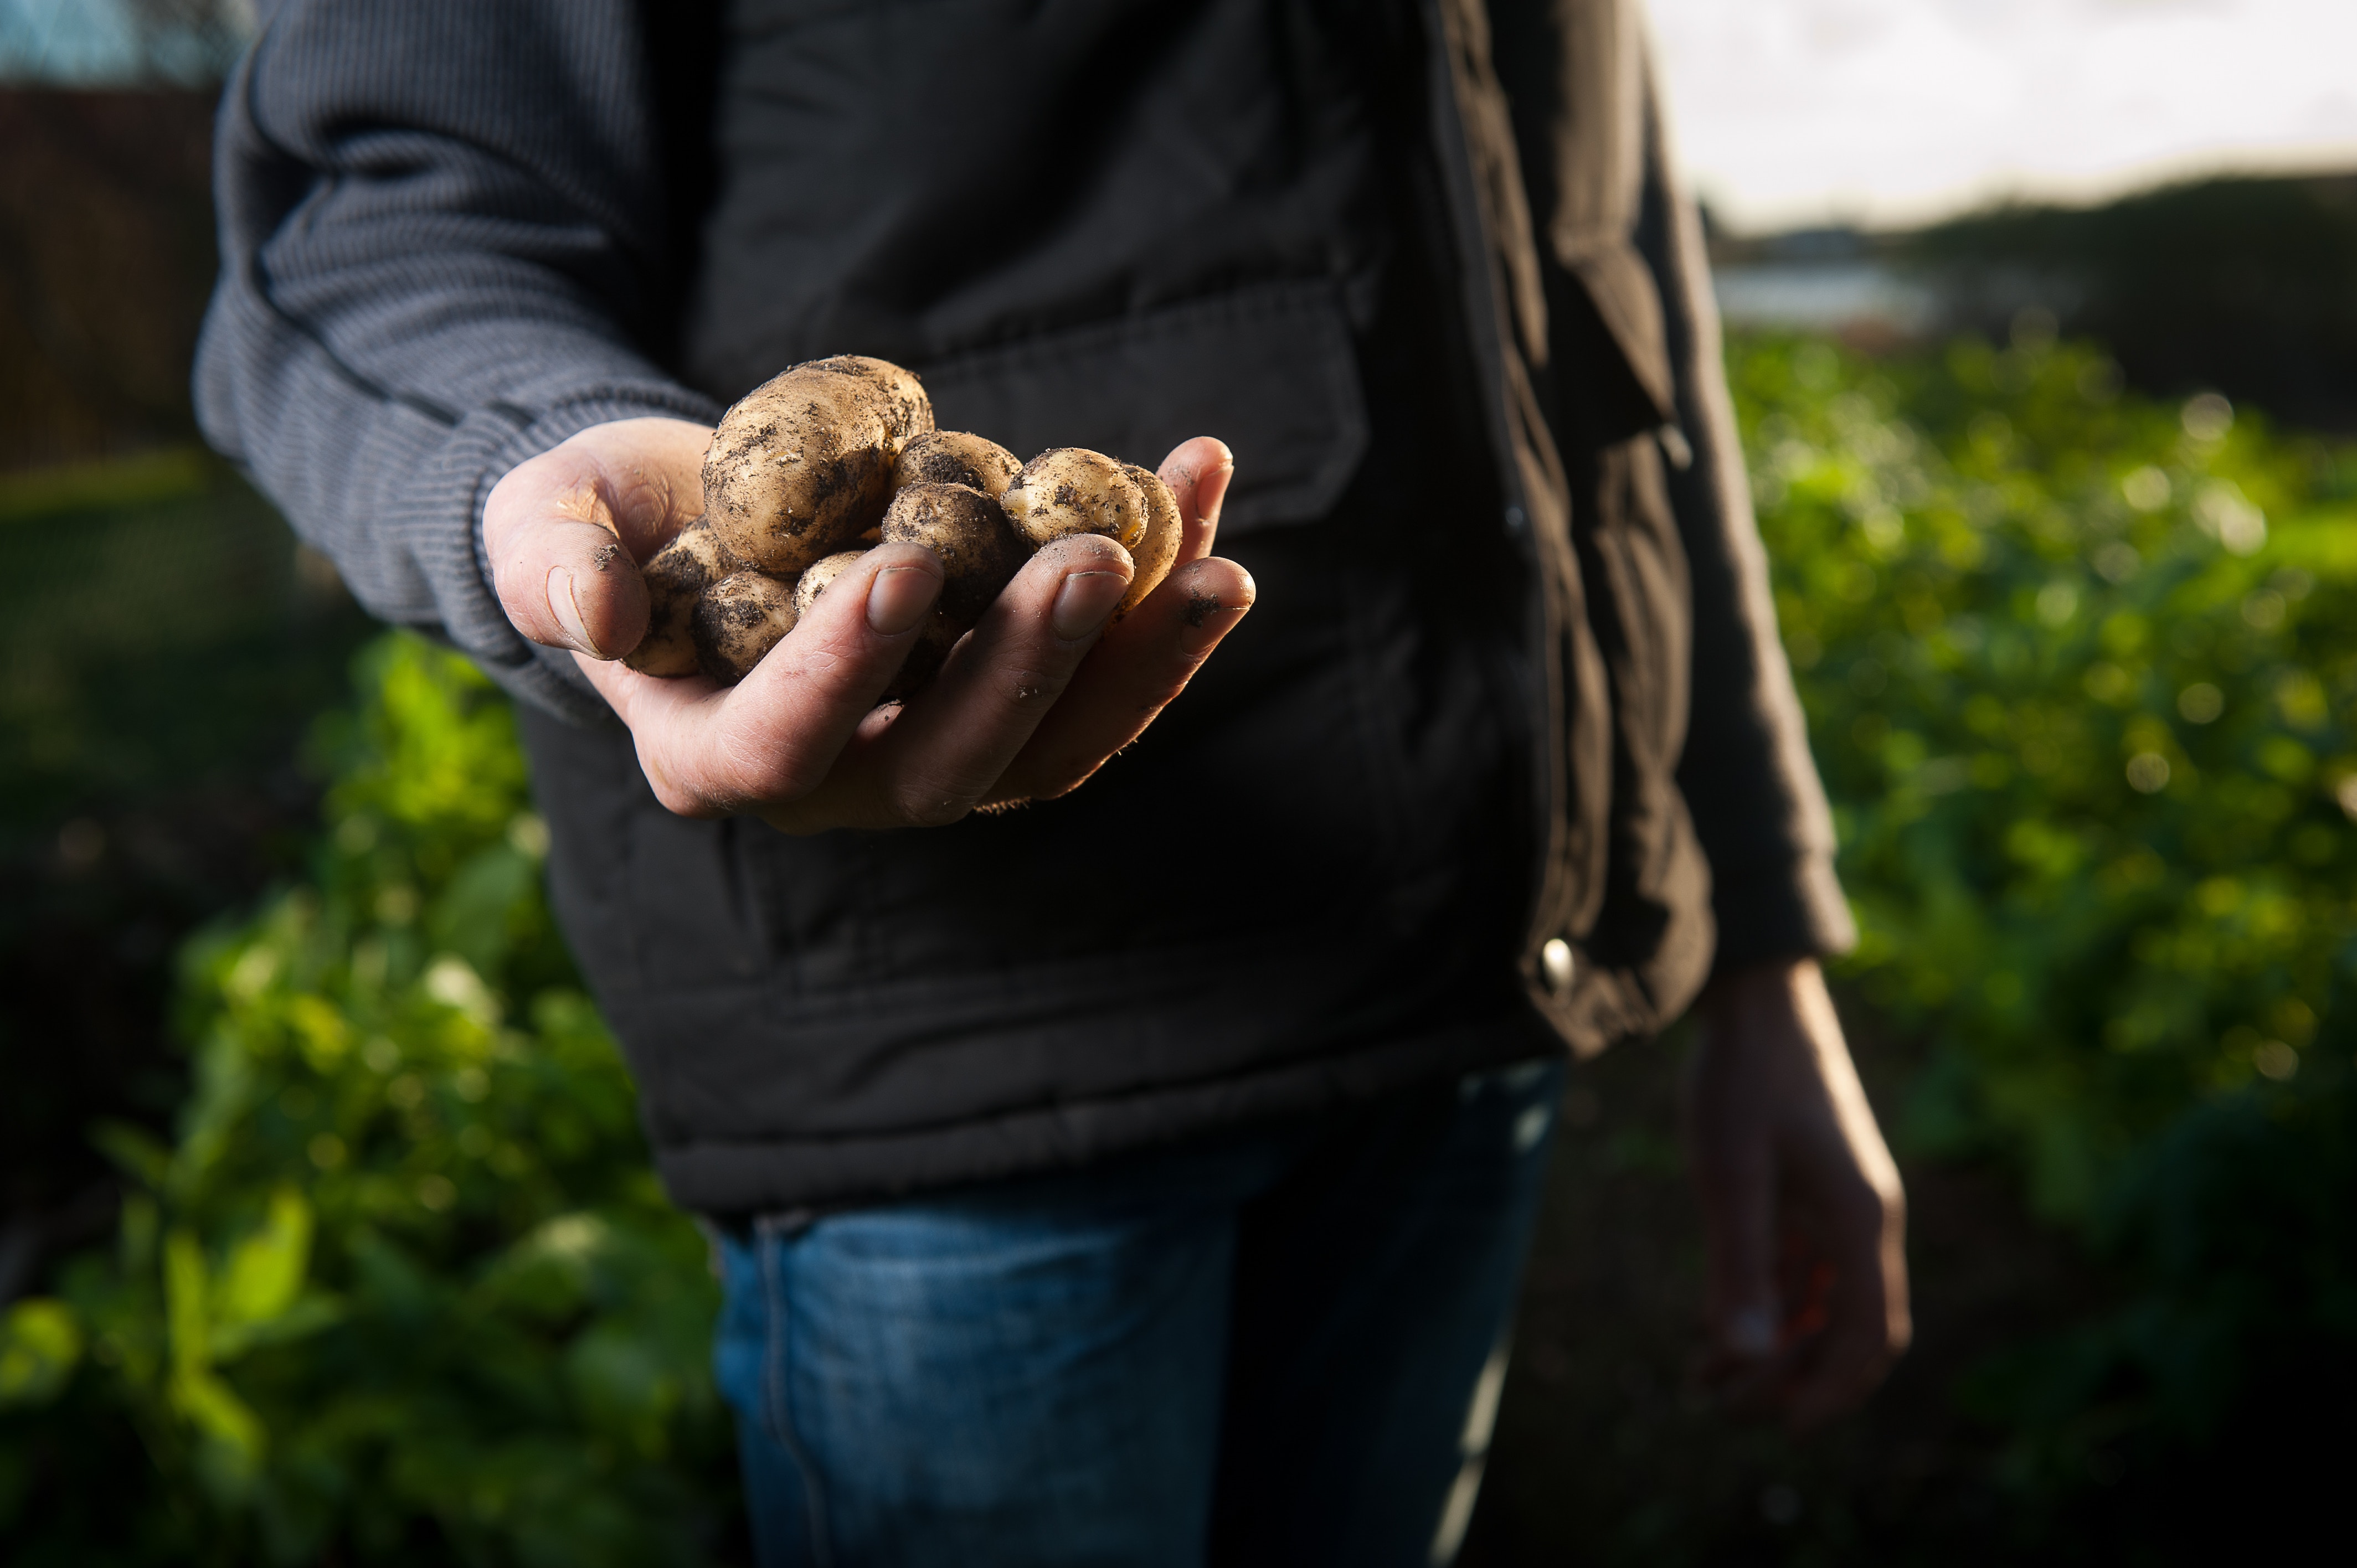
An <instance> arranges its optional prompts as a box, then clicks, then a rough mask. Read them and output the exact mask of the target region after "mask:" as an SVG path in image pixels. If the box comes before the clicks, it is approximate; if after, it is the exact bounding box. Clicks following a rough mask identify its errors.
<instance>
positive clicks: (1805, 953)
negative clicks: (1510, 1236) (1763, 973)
mask: <svg viewBox="0 0 2357 1568" xmlns="http://www.w3.org/2000/svg"><path fill="white" fill-rule="evenodd" d="M1711 904H1712V909H1713V912H1714V913H1715V914H1716V915H1717V918H1718V953H1717V958H1716V959H1715V960H1714V961H1713V966H1712V967H1713V972H1715V973H1718V974H1725V973H1727V972H1730V971H1732V970H1737V969H1741V968H1743V967H1745V966H1747V965H1749V964H1754V963H1764V962H1766V961H1769V960H1771V959H1790V958H1833V957H1836V956H1838V955H1839V954H1842V953H1846V952H1847V951H1849V950H1850V949H1851V948H1853V947H1856V946H1857V921H1856V920H1855V919H1853V918H1851V916H1850V911H1849V901H1848V900H1847V899H1846V898H1845V897H1843V896H1842V889H1841V879H1840V878H1839V877H1838V876H1836V875H1835V874H1834V863H1833V857H1832V856H1831V855H1829V854H1803V855H1801V856H1799V857H1797V858H1795V859H1793V860H1792V861H1790V862H1788V863H1786V864H1785V865H1782V866H1781V867H1779V868H1777V869H1775V870H1773V871H1759V872H1752V873H1749V874H1738V875H1735V876H1733V877H1728V878H1722V879H1720V880H1719V881H1717V884H1716V885H1715V886H1714V888H1713V891H1712V895H1711Z"/></svg>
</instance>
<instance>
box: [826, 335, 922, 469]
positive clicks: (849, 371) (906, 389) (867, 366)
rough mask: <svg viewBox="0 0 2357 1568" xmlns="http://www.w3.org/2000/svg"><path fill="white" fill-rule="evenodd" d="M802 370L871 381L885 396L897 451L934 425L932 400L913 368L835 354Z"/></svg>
mask: <svg viewBox="0 0 2357 1568" xmlns="http://www.w3.org/2000/svg"><path fill="white" fill-rule="evenodd" d="M803 369H805V370H810V371H825V372H827V373H828V374H830V375H838V376H856V377H858V378H859V379H860V380H862V381H867V382H869V383H870V384H872V385H873V386H874V387H875V388H876V390H877V392H878V393H880V394H881V395H882V396H883V399H884V409H885V417H884V424H885V428H886V429H888V430H889V431H890V432H891V435H892V450H893V451H894V452H895V453H896V454H897V453H898V452H899V450H900V448H901V447H903V446H907V445H908V444H909V442H910V441H913V440H914V439H916V438H917V437H918V436H920V435H924V434H925V433H926V432H927V431H929V430H931V429H932V427H933V400H932V399H931V398H929V397H927V396H926V395H925V387H924V383H923V382H922V381H919V380H918V379H917V373H916V372H915V371H904V370H902V369H901V368H900V367H899V366H898V365H896V364H894V363H893V362H892V361H891V360H872V359H869V358H868V357H867V356H866V355H865V354H836V355H834V356H833V357H831V358H829V359H824V360H811V361H810V362H809V363H808V364H807V365H805V366H804V367H803Z"/></svg>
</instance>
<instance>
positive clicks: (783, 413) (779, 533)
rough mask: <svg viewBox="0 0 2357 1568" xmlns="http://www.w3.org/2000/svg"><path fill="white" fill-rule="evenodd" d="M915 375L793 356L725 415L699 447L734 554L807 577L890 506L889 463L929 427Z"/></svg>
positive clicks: (714, 512) (717, 523) (715, 522)
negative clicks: (796, 361) (793, 362)
mask: <svg viewBox="0 0 2357 1568" xmlns="http://www.w3.org/2000/svg"><path fill="white" fill-rule="evenodd" d="M924 399H925V394H924V389H923V388H921V387H920V386H919V385H917V381H916V378H915V377H914V376H911V375H909V373H908V372H907V371H903V370H901V369H899V367H898V366H897V365H888V364H886V363H885V361H883V360H863V359H858V358H856V357H854V356H849V355H845V356H841V357H838V358H836V359H833V360H813V361H812V362H811V363H809V364H806V365H797V366H795V367H794V368H793V369H792V370H791V371H787V372H786V373H785V374H783V375H781V376H779V377H777V378H776V379H775V380H773V381H768V382H766V383H764V384H763V385H761V386H759V387H757V388H755V389H754V390H753V391H752V392H748V393H747V394H746V395H745V397H744V398H743V399H742V400H740V401H739V402H738V403H737V405H736V406H735V407H733V408H731V409H730V410H729V411H728V412H727V413H726V414H725V415H723V416H722V418H721V421H720V424H719V427H718V428H717V429H716V430H715V431H714V432H713V433H712V445H711V446H709V447H707V448H706V449H705V455H704V495H705V506H706V508H707V509H708V513H707V515H709V517H710V518H711V520H712V526H713V528H714V529H715V530H716V532H718V534H719V536H720V541H721V542H722V543H723V544H724V545H726V547H727V549H728V551H729V553H731V554H733V555H735V556H736V557H737V559H738V560H740V561H743V562H744V563H745V564H747V565H748V566H751V567H753V568H755V569H757V570H759V571H763V572H768V573H770V574H771V575H775V576H780V577H786V578H793V577H798V576H800V575H802V572H803V571H805V570H806V569H807V568H808V567H809V566H810V564H811V563H813V561H816V560H818V559H819V558H820V557H822V556H824V555H832V554H834V553H835V552H836V551H838V550H840V549H842V548H843V547H844V545H845V544H847V543H849V542H851V541H852V540H854V539H856V538H857V537H858V536H859V534H860V532H861V531H863V530H864V529H866V528H867V527H868V526H869V525H870V524H872V523H874V522H875V521H876V519H877V514H878V513H880V512H881V511H882V510H884V503H885V501H886V499H887V498H888V496H889V494H890V491H891V484H892V464H893V460H894V459H895V458H896V457H898V456H899V453H900V448H901V446H903V445H905V444H906V443H907V441H908V440H909V437H910V436H911V435H919V434H921V433H922V432H923V431H924V430H928V429H931V426H932V419H933V415H932V408H931V404H930V403H926V402H925V400H924Z"/></svg>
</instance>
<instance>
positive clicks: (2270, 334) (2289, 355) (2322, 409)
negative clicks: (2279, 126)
mask: <svg viewBox="0 0 2357 1568" xmlns="http://www.w3.org/2000/svg"><path fill="white" fill-rule="evenodd" d="M1897 253H1898V256H1899V257H1900V260H1902V261H1903V262H1904V263H1907V264H1908V265H1909V266H1910V269H1911V270H1917V271H1920V272H1922V273H1924V274H1929V275H1931V276H1932V277H1934V278H1936V279H1937V280H1939V286H1940V288H1941V291H1942V292H1943V294H1944V295H1947V297H1948V301H1949V314H1950V317H1951V318H1952V319H1953V320H1956V321H1960V322H1964V323H1968V324H1972V325H1977V326H1984V327H1986V326H1994V325H1995V324H1996V323H1997V322H1998V321H2000V320H2008V319H2010V318H2011V317H2012V316H2013V314H2014V313H2015V312H2016V311H2018V310H2019V309H2021V308H2022V307H2024V306H2032V307H2040V308H2044V309H2047V310H2050V311H2051V312H2052V313H2053V314H2054V316H2055V317H2056V320H2057V322H2058V323H2059V325H2060V327H2061V329H2062V330H2063V331H2064V332H2066V333H2071V334H2074V335H2078V334H2083V335H2085V336H2087V337H2091V338H2099V339H2101V340H2102V341H2104V343H2106V344H2108V345H2109V346H2110V348H2111V349H2112V352H2113V353H2114V354H2115V355H2116V356H2117V357H2118V359H2119V361H2120V364H2121V367H2122V368H2123V369H2124V370H2126V372H2127V374H2128V377H2129V379H2130V381H2133V382H2135V383H2136V384H2138V385H2141V386H2144V387H2146V388H2147V389H2149V390H2151V391H2154V392H2164V393H2175V392H2190V391H2194V390H2196V389H2200V388H2214V389H2216V390H2218V391H2220V392H2224V393H2225V394H2226V395H2227V396H2228V397H2231V398H2235V399H2238V400H2245V399H2246V400H2248V401H2250V402H2253V403H2258V404H2260V405H2262V406H2264V407H2266V408H2267V409H2269V410H2271V411H2273V412H2274V413H2276V414H2278V415H2280V416H2281V417H2283V418H2285V419H2288V420H2291V421H2293V422H2295V423H2298V424H2311V425H2318V426H2321V427H2326V428H2330V429H2335V430H2342V431H2357V175H2344V176H2340V177H2309V178H2274V179H2212V180H2205V181H2202V182H2201V183H2199V184H2192V185H2181V186H2173V187H2168V188H2162V189H2159V190H2154V191H2148V192H2146V193H2144V194H2142V195H2138V196H2133V197H2129V198H2127V199H2125V200H2121V201H2116V202H2114V203H2112V204H2111V205H2109V206H2105V207H2097V208H2091V209H2079V210H2073V209H2065V208H2051V207H2023V208H2016V209H2006V210H2000V211H1996V212H1991V213H1986V214H1983V215H1980V216H1977V217H1972V218H1965V219H1960V220H1956V221H1954V222H1952V223H1943V224H1941V225H1939V226H1938V227H1936V228H1932V229H1927V230H1925V231H1922V232H1921V233H1919V234H1916V235H1913V236H1911V237H1909V238H1907V239H1906V240H1904V241H1903V242H1901V243H1900V245H1899V246H1898V247H1897Z"/></svg>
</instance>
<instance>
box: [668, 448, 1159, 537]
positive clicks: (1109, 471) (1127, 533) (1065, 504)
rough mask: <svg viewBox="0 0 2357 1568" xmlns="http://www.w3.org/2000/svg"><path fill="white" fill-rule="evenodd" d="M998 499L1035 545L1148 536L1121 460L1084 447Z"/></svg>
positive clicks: (1063, 453)
mask: <svg viewBox="0 0 2357 1568" xmlns="http://www.w3.org/2000/svg"><path fill="white" fill-rule="evenodd" d="M706 483H707V485H708V484H709V481H706ZM998 500H999V504H1000V505H1001V506H1003V507H1005V508H1006V516H1007V519H1008V521H1011V522H1013V523H1014V524H1015V526H1016V527H1017V529H1019V530H1021V531H1022V532H1023V535H1024V537H1026V538H1028V540H1030V541H1031V543H1032V545H1033V546H1034V547H1035V548H1037V547H1038V546H1039V545H1043V544H1046V543H1048V542H1050V541H1052V540H1058V539H1063V538H1066V537H1068V536H1070V535H1071V534H1075V533H1101V534H1103V535H1104V536H1105V537H1106V538H1107V539H1110V540H1112V541H1114V542H1115V543H1117V544H1119V545H1120V546H1121V547H1122V548H1123V549H1125V550H1131V549H1135V547H1136V545H1137V543H1138V542H1139V541H1140V540H1142V539H1143V538H1145V537H1146V499H1145V498H1144V497H1143V496H1141V495H1140V494H1138V490H1137V486H1136V485H1135V483H1133V482H1132V481H1131V479H1130V477H1129V475H1128V474H1126V473H1125V472H1124V471H1123V468H1122V466H1121V465H1120V464H1119V463H1116V462H1114V460H1113V459H1112V458H1110V457H1108V456H1105V455H1104V454H1103V453H1102V452H1092V451H1090V450H1089V449H1088V448H1087V447H1085V446H1059V447H1056V448H1054V449H1053V450H1051V451H1047V452H1042V453H1040V454H1039V456H1037V457H1034V458H1032V459H1031V460H1030V461H1029V462H1028V463H1026V464H1024V465H1023V471H1022V472H1021V473H1019V474H1017V475H1016V476H1015V482H1014V483H1013V484H1010V485H1008V486H1007V487H1006V494H1005V495H1003V496H1001V497H999V498H998Z"/></svg>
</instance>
